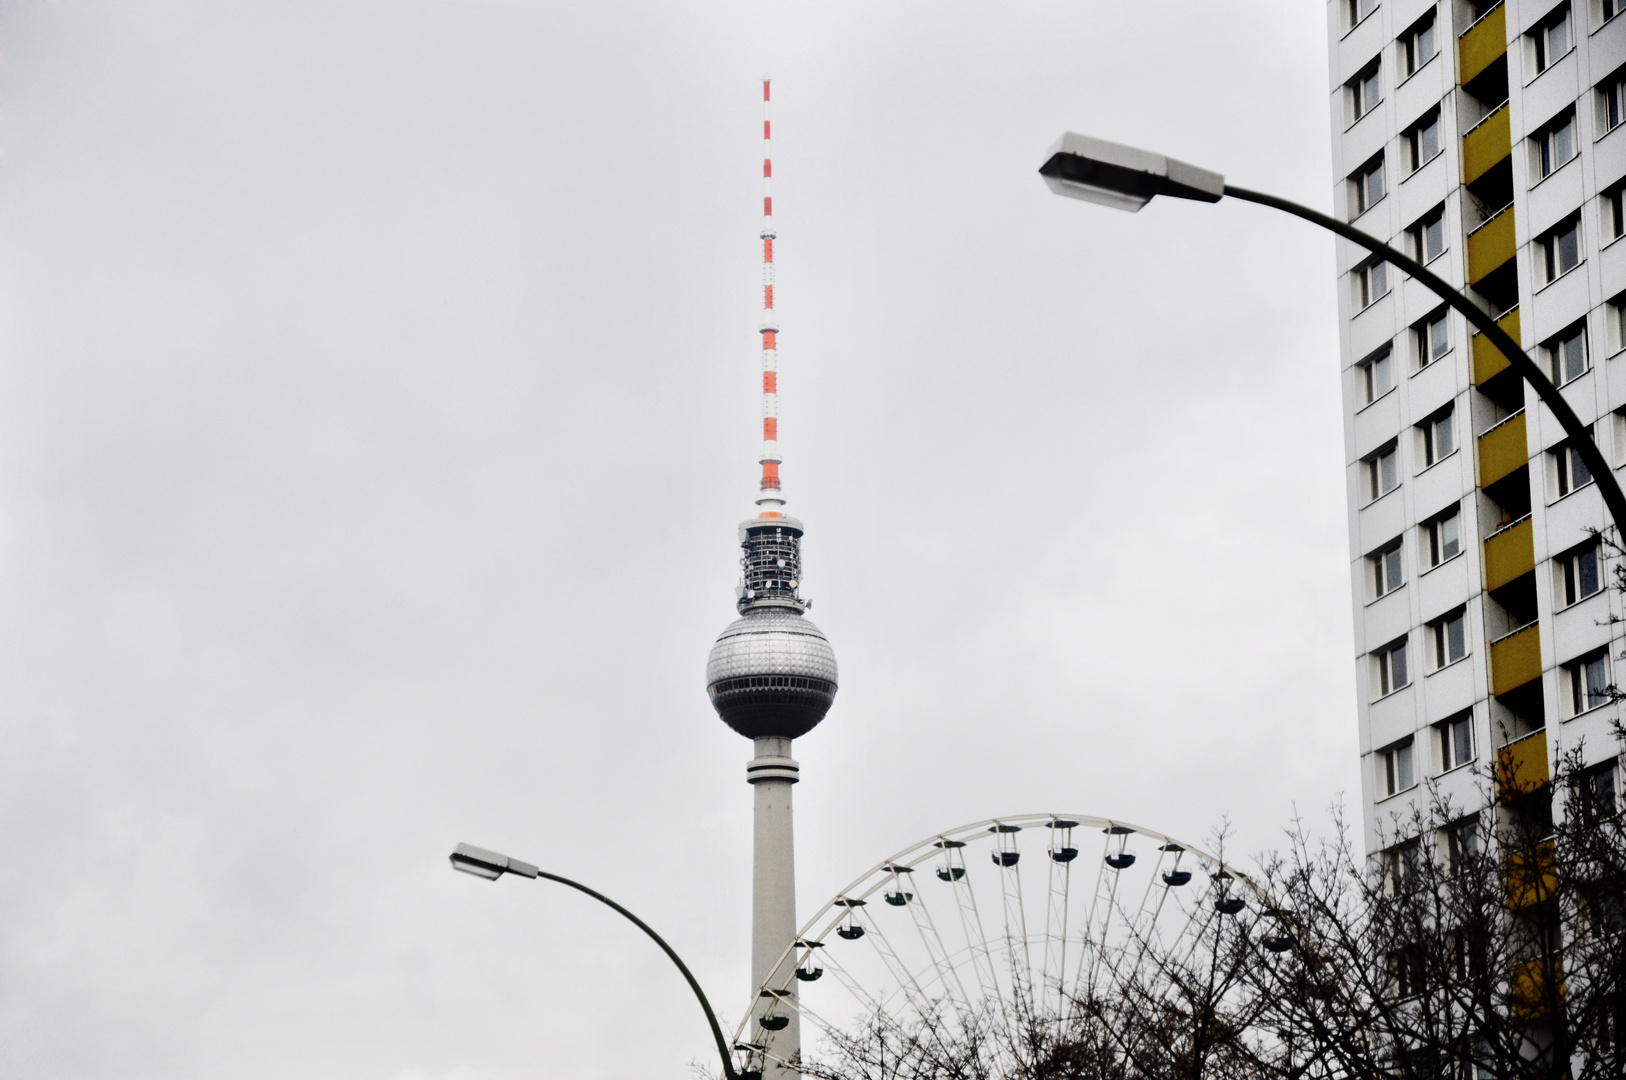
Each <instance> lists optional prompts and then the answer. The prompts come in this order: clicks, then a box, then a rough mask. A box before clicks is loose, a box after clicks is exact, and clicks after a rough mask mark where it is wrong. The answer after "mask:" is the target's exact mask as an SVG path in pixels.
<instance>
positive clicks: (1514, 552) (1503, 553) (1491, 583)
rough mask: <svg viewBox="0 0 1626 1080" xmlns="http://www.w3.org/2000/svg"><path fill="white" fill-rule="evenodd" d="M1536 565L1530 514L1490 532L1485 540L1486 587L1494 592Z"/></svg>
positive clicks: (1486, 589) (1488, 590)
mask: <svg viewBox="0 0 1626 1080" xmlns="http://www.w3.org/2000/svg"><path fill="white" fill-rule="evenodd" d="M1535 568H1536V545H1535V538H1534V536H1533V535H1532V533H1531V530H1530V515H1529V514H1526V515H1525V516H1524V517H1522V518H1520V519H1519V520H1518V521H1515V522H1514V523H1513V524H1511V525H1508V526H1507V527H1505V528H1503V529H1499V530H1498V531H1496V532H1494V533H1492V534H1491V535H1490V536H1489V537H1488V538H1487V539H1486V540H1485V591H1486V592H1495V591H1496V590H1497V589H1500V588H1501V587H1502V586H1503V585H1506V584H1507V583H1508V582H1510V581H1514V580H1516V579H1518V578H1521V577H1523V576H1524V575H1526V574H1528V573H1529V572H1530V571H1532V570H1534V569H1535Z"/></svg>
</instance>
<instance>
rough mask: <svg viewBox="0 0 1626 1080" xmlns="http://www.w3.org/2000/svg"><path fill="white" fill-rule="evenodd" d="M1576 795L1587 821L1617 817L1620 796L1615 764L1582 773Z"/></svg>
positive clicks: (1607, 763)
mask: <svg viewBox="0 0 1626 1080" xmlns="http://www.w3.org/2000/svg"><path fill="white" fill-rule="evenodd" d="M1575 795H1576V799H1577V801H1578V802H1579V803H1580V811H1581V817H1582V819H1583V820H1585V821H1597V820H1598V819H1600V818H1609V817H1614V816H1615V811H1617V810H1619V809H1620V794H1619V791H1618V788H1617V786H1616V781H1615V762H1613V761H1608V762H1605V763H1604V764H1602V765H1598V766H1594V767H1593V768H1590V769H1588V770H1587V771H1586V772H1584V773H1582V774H1581V775H1580V776H1579V777H1578V778H1577V780H1576V784H1575Z"/></svg>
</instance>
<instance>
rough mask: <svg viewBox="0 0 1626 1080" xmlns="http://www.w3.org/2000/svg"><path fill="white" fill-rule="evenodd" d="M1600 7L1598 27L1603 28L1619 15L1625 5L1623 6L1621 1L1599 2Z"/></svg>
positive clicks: (1605, 0)
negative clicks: (1602, 26)
mask: <svg viewBox="0 0 1626 1080" xmlns="http://www.w3.org/2000/svg"><path fill="white" fill-rule="evenodd" d="M1598 6H1599V9H1600V10H1599V12H1598V14H1599V16H1601V17H1600V18H1599V20H1598V25H1600V26H1601V25H1603V24H1604V23H1606V22H1608V21H1609V20H1610V19H1613V18H1614V17H1615V16H1616V15H1619V14H1620V10H1621V7H1622V6H1623V5H1622V4H1621V0H1599V5H1598Z"/></svg>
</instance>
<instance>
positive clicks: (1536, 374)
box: [1225, 184, 1626, 536]
mask: <svg viewBox="0 0 1626 1080" xmlns="http://www.w3.org/2000/svg"><path fill="white" fill-rule="evenodd" d="M1225 194H1227V195H1229V196H1231V197H1232V198H1234V199H1242V200H1244V201H1246V202H1254V203H1259V204H1260V205H1262V206H1270V207H1274V208H1275V209H1277V210H1281V211H1284V212H1286V213H1289V214H1292V215H1293V216H1295V217H1301V218H1303V219H1304V220H1306V221H1308V222H1311V223H1313V224H1316V225H1319V226H1321V227H1322V228H1323V229H1326V230H1328V231H1329V232H1335V233H1337V234H1338V235H1339V236H1342V237H1343V238H1344V239H1346V240H1349V241H1351V242H1352V243H1356V244H1359V245H1360V246H1361V247H1363V248H1365V249H1366V250H1368V251H1370V252H1372V253H1373V254H1374V255H1381V256H1382V257H1383V259H1384V260H1385V261H1386V262H1391V263H1393V264H1394V265H1395V266H1397V267H1399V268H1400V269H1401V270H1404V271H1405V272H1406V273H1408V274H1410V275H1411V276H1412V277H1414V278H1416V279H1417V280H1418V281H1420V282H1422V283H1423V284H1424V285H1426V286H1428V288H1429V289H1430V291H1432V292H1433V293H1434V294H1435V295H1436V296H1438V297H1439V298H1440V299H1442V300H1444V301H1445V302H1446V303H1447V304H1450V305H1451V306H1452V307H1453V308H1455V309H1456V310H1458V311H1460V312H1461V313H1462V314H1463V316H1464V317H1466V318H1467V320H1468V321H1469V322H1470V323H1472V324H1473V325H1474V326H1475V328H1477V329H1478V330H1479V332H1480V333H1482V334H1484V335H1485V337H1486V338H1488V339H1489V340H1490V343H1491V344H1492V345H1494V346H1496V348H1497V350H1498V351H1500V352H1501V354H1502V355H1503V356H1505V357H1507V359H1508V362H1509V363H1510V364H1511V365H1512V366H1513V370H1514V371H1516V372H1518V373H1519V377H1520V378H1522V379H1524V381H1525V382H1527V383H1529V384H1530V386H1531V387H1532V388H1533V389H1534V390H1535V391H1536V395H1537V396H1538V397H1540V398H1541V400H1542V403H1543V404H1544V405H1546V406H1547V408H1549V409H1551V410H1552V413H1553V415H1554V416H1556V417H1557V418H1558V422H1559V423H1560V424H1561V425H1563V428H1564V433H1565V434H1566V435H1568V436H1569V437H1570V438H1571V439H1572V440H1573V441H1574V443H1575V448H1576V449H1577V450H1579V451H1580V453H1581V460H1583V461H1585V462H1586V465H1587V468H1588V469H1591V470H1592V479H1593V480H1594V481H1595V482H1596V483H1597V485H1598V491H1599V492H1601V493H1602V495H1603V501H1604V505H1605V506H1607V507H1608V508H1609V516H1610V517H1612V518H1614V519H1615V527H1616V528H1617V529H1619V530H1620V535H1621V536H1626V494H1622V492H1621V489H1620V483H1619V481H1617V480H1616V479H1615V471H1614V469H1612V468H1610V466H1609V463H1608V462H1607V461H1605V460H1604V457H1603V453H1602V452H1601V451H1600V450H1599V449H1598V444H1597V443H1596V442H1594V441H1593V439H1592V435H1591V433H1590V432H1588V431H1587V429H1586V425H1584V424H1582V423H1581V418H1580V417H1578V416H1576V415H1575V410H1574V409H1572V408H1570V403H1569V402H1568V401H1566V400H1565V399H1564V395H1563V394H1562V393H1560V392H1559V389H1558V387H1556V386H1554V385H1553V381H1552V380H1551V379H1549V378H1548V377H1547V373H1546V372H1544V371H1542V370H1541V366H1540V365H1539V364H1537V363H1536V362H1535V361H1534V360H1532V359H1530V356H1529V354H1528V353H1526V352H1525V351H1524V349H1523V348H1521V347H1520V346H1519V344H1518V343H1517V342H1516V341H1514V340H1513V338H1512V336H1511V335H1509V334H1508V332H1507V331H1506V330H1503V329H1502V328H1501V327H1500V326H1498V325H1496V320H1495V319H1493V318H1491V317H1490V316H1489V315H1487V314H1485V312H1484V311H1483V310H1482V309H1481V308H1480V307H1479V305H1477V304H1475V303H1474V302H1473V301H1472V300H1469V299H1468V298H1467V297H1466V296H1464V295H1462V294H1461V293H1460V292H1458V291H1457V290H1456V289H1453V288H1452V287H1451V286H1450V285H1447V284H1446V283H1445V282H1444V281H1443V280H1441V279H1440V278H1439V276H1438V275H1436V274H1435V273H1434V272H1433V271H1431V270H1429V269H1428V268H1427V267H1425V266H1424V265H1423V264H1422V263H1420V262H1418V261H1417V260H1416V259H1413V258H1411V257H1410V256H1409V255H1404V254H1402V253H1401V252H1399V251H1396V250H1395V249H1394V248H1392V247H1390V246H1389V245H1388V244H1385V243H1381V242H1380V241H1378V240H1374V239H1373V238H1372V237H1371V236H1369V235H1367V234H1366V233H1364V232H1362V231H1361V230H1359V229H1357V228H1355V227H1354V226H1353V225H1350V224H1349V223H1348V222H1343V221H1339V220H1338V219H1337V218H1334V217H1329V216H1328V215H1326V214H1323V213H1321V212H1319V211H1316V210H1312V209H1310V208H1309V207H1308V206H1301V205H1299V204H1298V203H1296V202H1291V201H1289V200H1287V199H1281V198H1277V197H1276V196H1275V195H1266V194H1264V193H1263V192H1259V191H1249V190H1248V189H1247V188H1239V187H1232V186H1231V185H1230V184H1226V185H1225Z"/></svg>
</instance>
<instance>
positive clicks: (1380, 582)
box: [1366, 540, 1406, 600]
mask: <svg viewBox="0 0 1626 1080" xmlns="http://www.w3.org/2000/svg"><path fill="white" fill-rule="evenodd" d="M1366 561H1367V563H1368V564H1370V565H1371V567H1372V599H1374V600H1376V599H1377V598H1378V597H1380V596H1387V595H1389V594H1390V593H1392V592H1394V591H1395V590H1396V589H1398V588H1400V586H1402V585H1404V584H1405V583H1406V577H1405V572H1404V570H1403V569H1402V568H1401V562H1400V541H1399V540H1392V541H1390V542H1389V543H1388V544H1386V545H1384V546H1383V547H1381V548H1379V549H1378V550H1377V551H1374V552H1373V553H1372V554H1370V555H1368V556H1367V557H1366Z"/></svg>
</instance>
